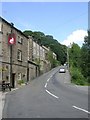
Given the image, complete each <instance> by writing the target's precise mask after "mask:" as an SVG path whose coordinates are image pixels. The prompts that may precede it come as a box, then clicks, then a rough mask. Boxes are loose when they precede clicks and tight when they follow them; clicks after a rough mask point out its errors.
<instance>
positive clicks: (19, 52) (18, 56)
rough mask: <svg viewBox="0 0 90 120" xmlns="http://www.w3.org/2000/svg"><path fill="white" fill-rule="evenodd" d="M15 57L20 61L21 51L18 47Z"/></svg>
mask: <svg viewBox="0 0 90 120" xmlns="http://www.w3.org/2000/svg"><path fill="white" fill-rule="evenodd" d="M17 59H18V60H20V61H22V51H21V50H19V49H18V53H17Z"/></svg>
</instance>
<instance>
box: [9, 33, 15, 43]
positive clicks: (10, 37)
mask: <svg viewBox="0 0 90 120" xmlns="http://www.w3.org/2000/svg"><path fill="white" fill-rule="evenodd" d="M8 44H9V45H14V44H16V37H15V34H14V33H12V34H9V36H8Z"/></svg>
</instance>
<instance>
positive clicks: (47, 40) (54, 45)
mask: <svg viewBox="0 0 90 120" xmlns="http://www.w3.org/2000/svg"><path fill="white" fill-rule="evenodd" d="M23 33H24V34H25V35H27V36H32V37H33V40H34V41H36V42H37V43H38V44H39V45H43V46H46V47H49V48H50V49H51V50H52V51H53V52H54V53H55V54H56V55H57V60H58V61H59V62H60V63H61V64H64V63H65V62H66V59H67V55H66V49H67V48H66V46H65V45H61V44H60V43H59V42H58V41H57V40H56V39H54V38H53V36H52V35H45V34H44V33H43V32H39V31H38V32H37V31H35V32H32V31H30V32H29V31H28V30H26V31H24V32H23Z"/></svg>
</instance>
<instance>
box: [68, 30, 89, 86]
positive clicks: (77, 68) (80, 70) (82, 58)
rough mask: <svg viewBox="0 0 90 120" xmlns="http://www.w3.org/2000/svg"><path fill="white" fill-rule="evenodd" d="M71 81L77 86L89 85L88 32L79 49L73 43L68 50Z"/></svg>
mask: <svg viewBox="0 0 90 120" xmlns="http://www.w3.org/2000/svg"><path fill="white" fill-rule="evenodd" d="M69 63H70V73H71V80H72V82H73V83H75V84H78V85H90V31H88V36H85V38H84V43H83V45H82V47H81V48H80V47H79V46H78V45H77V44H75V43H73V44H72V46H71V48H69Z"/></svg>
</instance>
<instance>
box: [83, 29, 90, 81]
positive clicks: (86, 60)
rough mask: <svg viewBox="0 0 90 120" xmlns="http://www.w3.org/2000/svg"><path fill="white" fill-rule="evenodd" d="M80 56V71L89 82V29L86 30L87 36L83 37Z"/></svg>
mask: <svg viewBox="0 0 90 120" xmlns="http://www.w3.org/2000/svg"><path fill="white" fill-rule="evenodd" d="M81 58H82V61H81V68H82V73H83V75H84V76H85V77H86V78H87V80H88V82H89V83H90V31H88V36H86V37H85V38H84V44H83V46H82V49H81Z"/></svg>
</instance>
